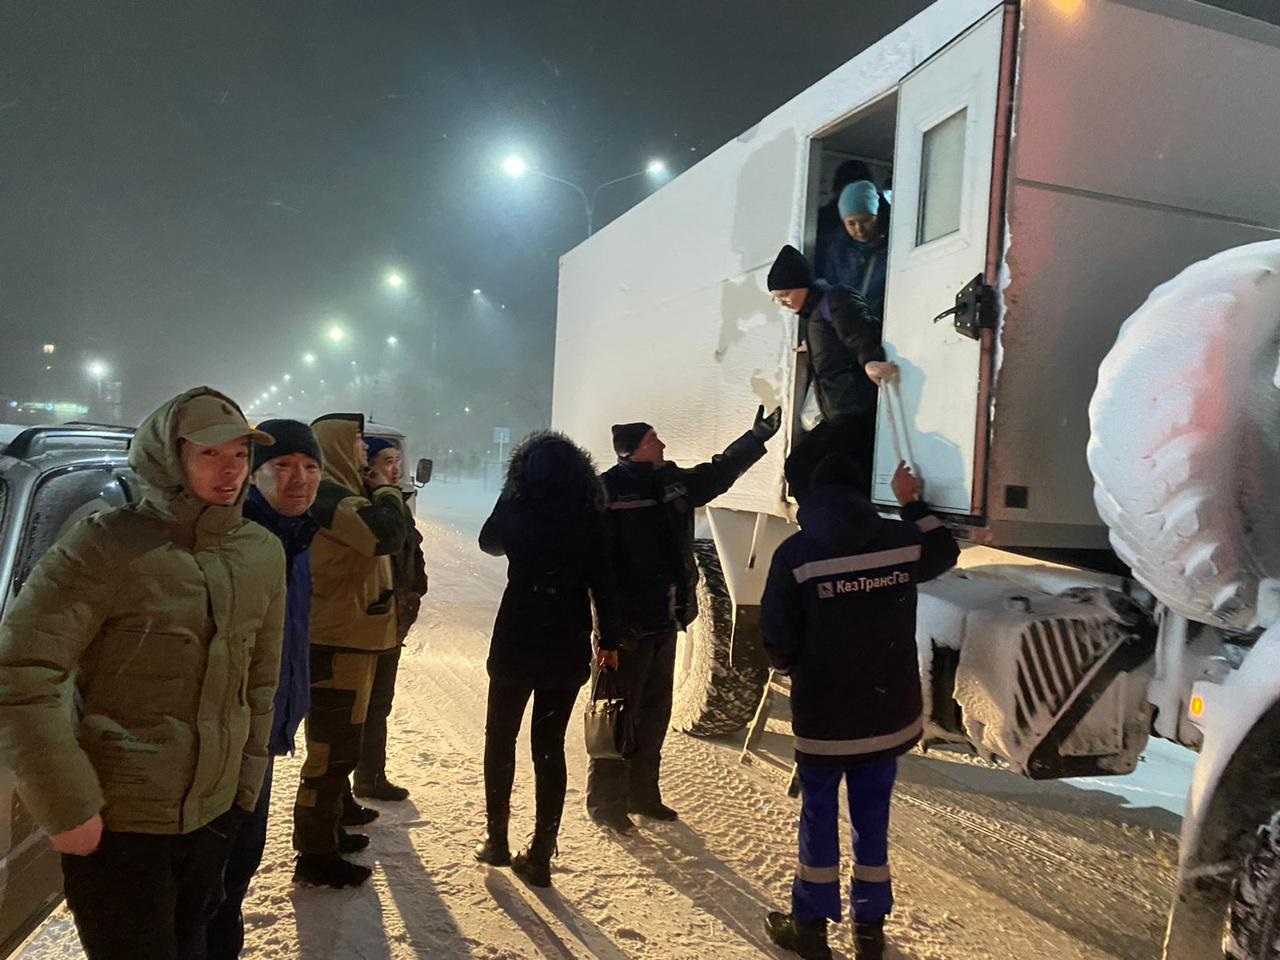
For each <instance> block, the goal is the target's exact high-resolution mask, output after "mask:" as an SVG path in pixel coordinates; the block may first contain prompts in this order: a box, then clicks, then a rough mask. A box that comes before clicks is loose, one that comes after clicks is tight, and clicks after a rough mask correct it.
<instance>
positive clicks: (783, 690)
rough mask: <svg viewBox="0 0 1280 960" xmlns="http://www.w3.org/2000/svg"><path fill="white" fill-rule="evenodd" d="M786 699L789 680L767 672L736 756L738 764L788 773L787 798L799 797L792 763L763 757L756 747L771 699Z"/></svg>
mask: <svg viewBox="0 0 1280 960" xmlns="http://www.w3.org/2000/svg"><path fill="white" fill-rule="evenodd" d="M775 696H777V697H786V698H787V699H788V700H789V699H791V678H790V677H788V676H787V675H786V674H785V673H779V672H778V671H777V670H772V669H771V670H770V671H769V679H768V680H766V681H765V685H764V692H763V693H761V694H760V704H759V706H757V707H756V715H755V716H754V717H752V718H751V723H750V724H748V726H747V739H746V740H745V741H743V744H742V752H741V753H740V754H738V761H739V762H740V763H763V764H765V765H767V766H770V767H774V768H775V769H777V770H783V771H788V773H789V777H788V780H787V796H789V797H792V798H793V799H794V798H795V797H798V796H800V774H799V771H798V769H797V768H796V765H795V763H794V762H793V763H792V764H791V765H790V768H789V770H788V767H787V765H786V764H785V763H783V762H782V761H779V760H774V759H773V758H771V757H768V756H765V755H764V754H762V753H760V752H758V750H757V747H759V745H760V738H761V737H763V736H764V732H765V727H766V725H767V724H768V722H769V714H770V712H771V711H772V710H773V698H774V697H775Z"/></svg>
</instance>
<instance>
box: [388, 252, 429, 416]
mask: <svg viewBox="0 0 1280 960" xmlns="http://www.w3.org/2000/svg"><path fill="white" fill-rule="evenodd" d="M383 280H384V283H385V284H386V286H387V288H388V289H389V290H390V291H391V292H392V293H393V294H395V295H397V296H408V297H409V298H410V299H411V300H412V302H413V305H414V306H415V307H416V308H417V309H418V311H420V313H421V315H422V318H423V319H424V320H426V321H427V323H428V324H429V325H430V328H431V356H430V360H429V362H428V365H427V371H428V376H427V400H428V403H429V404H430V405H431V406H432V407H433V408H434V407H435V405H436V404H437V402H438V396H439V394H438V390H439V387H438V385H437V377H436V371H437V365H436V355H437V349H438V347H439V340H440V321H439V318H438V317H429V316H427V308H426V305H425V304H424V303H423V302H422V295H421V293H420V292H419V291H418V290H417V289H416V288H415V285H414V284H412V283H411V282H410V281H409V279H407V278H406V277H405V275H404V274H403V273H401V272H400V271H399V270H388V271H387V273H386V274H385V275H384V278H383ZM399 343H400V341H399V339H398V338H397V337H396V336H395V335H394V334H393V335H391V336H388V337H387V340H386V344H387V345H386V349H384V350H383V352H382V357H383V366H385V365H386V362H387V361H388V359H389V357H390V354H391V353H392V352H394V351H395V350H396V348H397V346H398V344H399ZM391 390H392V391H393V392H394V390H395V380H392V383H391ZM392 408H393V409H397V410H398V406H397V405H396V404H394V403H393V404H392Z"/></svg>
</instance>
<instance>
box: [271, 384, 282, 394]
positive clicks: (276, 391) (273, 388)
mask: <svg viewBox="0 0 1280 960" xmlns="http://www.w3.org/2000/svg"><path fill="white" fill-rule="evenodd" d="M271 392H272V393H279V392H280V388H279V387H277V386H276V385H275V384H274V383H273V384H272V385H271Z"/></svg>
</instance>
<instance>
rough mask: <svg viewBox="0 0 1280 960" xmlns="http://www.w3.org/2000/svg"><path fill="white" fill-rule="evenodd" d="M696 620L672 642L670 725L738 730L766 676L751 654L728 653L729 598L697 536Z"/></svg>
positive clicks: (697, 731) (714, 558) (710, 550)
mask: <svg viewBox="0 0 1280 960" xmlns="http://www.w3.org/2000/svg"><path fill="white" fill-rule="evenodd" d="M693 555H694V560H695V561H696V562H697V564H698V619H696V620H694V621H693V623H691V624H689V627H688V629H686V630H685V631H684V632H683V633H681V634H680V636H679V638H678V639H677V642H676V680H675V694H674V698H673V701H672V705H671V726H672V728H674V729H676V730H680V731H682V732H684V733H691V734H693V735H694V736H698V737H710V736H715V735H717V734H725V733H733V732H734V731H736V730H741V729H742V728H743V727H744V726H746V724H747V722H748V721H749V720H750V719H751V718H752V716H754V714H755V711H756V707H757V706H759V704H760V695H761V694H762V693H763V692H764V683H765V679H766V677H767V676H768V670H766V669H765V668H764V666H763V664H761V663H758V662H749V661H751V660H752V659H753V658H751V657H747V656H739V657H738V658H737V662H736V663H735V662H734V658H733V657H732V655H731V653H732V647H733V601H732V600H731V599H730V598H729V588H728V587H727V586H726V585H725V582H724V574H723V573H722V572H721V571H720V558H719V556H718V555H717V554H716V546H715V544H714V543H713V542H712V541H710V540H695V541H694V544H693Z"/></svg>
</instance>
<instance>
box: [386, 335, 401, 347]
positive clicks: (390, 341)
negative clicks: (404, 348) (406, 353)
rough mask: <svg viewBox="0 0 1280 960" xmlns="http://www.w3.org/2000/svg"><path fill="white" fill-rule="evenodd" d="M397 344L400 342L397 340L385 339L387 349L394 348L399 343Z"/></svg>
mask: <svg viewBox="0 0 1280 960" xmlns="http://www.w3.org/2000/svg"><path fill="white" fill-rule="evenodd" d="M399 342H400V341H399V340H397V339H396V338H395V337H387V346H388V347H394V346H395V345H396V344H397V343H399Z"/></svg>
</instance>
